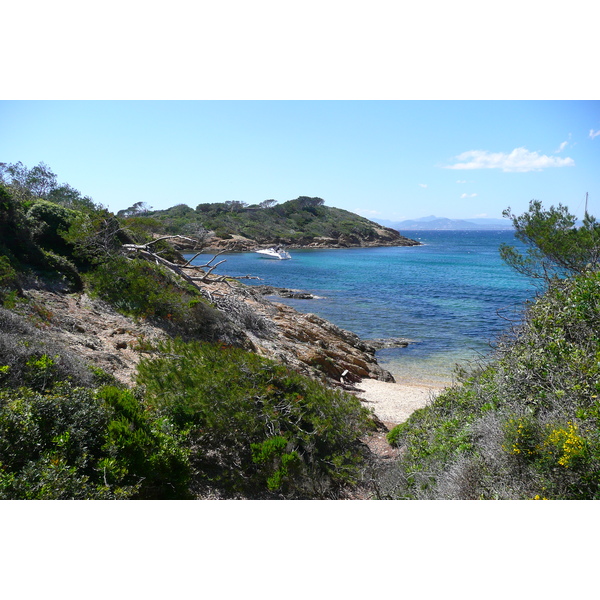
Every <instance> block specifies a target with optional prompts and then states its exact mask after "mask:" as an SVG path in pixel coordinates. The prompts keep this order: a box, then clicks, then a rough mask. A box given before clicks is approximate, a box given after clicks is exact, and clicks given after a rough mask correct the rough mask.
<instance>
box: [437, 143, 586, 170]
mask: <svg viewBox="0 0 600 600" xmlns="http://www.w3.org/2000/svg"><path fill="white" fill-rule="evenodd" d="M456 159H457V160H458V161H459V162H457V163H456V164H454V165H450V166H448V167H446V169H466V170H468V169H502V170H503V171H505V172H517V173H526V172H527V171H542V170H543V169H547V168H550V167H573V166H575V161H574V160H573V159H572V158H557V157H553V156H546V155H545V154H542V155H540V154H538V153H537V152H530V151H529V150H527V148H515V149H514V150H513V151H512V152H511V153H510V154H507V153H506V152H488V151H487V150H469V151H468V152H463V153H462V154H459V155H458V156H457V157H456Z"/></svg>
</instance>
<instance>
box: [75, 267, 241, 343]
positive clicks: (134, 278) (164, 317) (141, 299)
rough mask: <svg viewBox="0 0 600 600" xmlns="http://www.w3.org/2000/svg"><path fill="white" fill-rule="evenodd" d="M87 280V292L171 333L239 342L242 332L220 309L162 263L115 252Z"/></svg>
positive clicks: (123, 311) (185, 336) (203, 338)
mask: <svg viewBox="0 0 600 600" xmlns="http://www.w3.org/2000/svg"><path fill="white" fill-rule="evenodd" d="M87 280H88V282H89V284H90V286H91V293H92V294H93V295H95V296H97V297H99V298H101V299H102V300H104V301H106V302H108V303H109V304H111V305H112V306H113V307H114V308H115V309H116V310H118V311H119V312H121V313H123V314H125V315H128V316H132V317H138V318H144V319H151V320H153V322H156V323H157V324H159V325H161V326H163V327H164V328H165V329H166V330H167V331H168V332H169V333H171V334H172V335H180V336H182V337H184V338H186V339H188V338H197V339H201V340H206V341H223V342H226V343H232V344H240V343H242V341H241V337H243V336H241V333H240V332H239V331H237V330H236V329H235V328H234V327H233V326H232V325H231V323H229V321H228V320H227V318H226V317H225V316H224V315H223V314H222V313H220V312H219V311H218V310H216V309H215V308H214V307H212V306H210V305H209V304H208V302H207V301H206V300H204V298H202V296H201V295H200V294H199V292H198V290H197V289H196V288H194V287H192V286H190V285H188V284H185V283H184V282H183V280H180V279H179V278H177V277H176V276H175V275H174V274H173V273H172V272H171V271H169V270H168V269H166V268H164V267H161V266H159V265H155V264H153V263H150V262H148V261H144V260H137V259H133V260H132V259H127V258H125V257H122V256H117V257H114V258H113V259H112V260H110V261H107V262H105V263H103V264H100V265H98V266H97V267H96V268H95V269H94V270H93V271H91V272H90V273H88V275H87Z"/></svg>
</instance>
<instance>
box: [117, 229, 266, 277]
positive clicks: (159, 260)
mask: <svg viewBox="0 0 600 600" xmlns="http://www.w3.org/2000/svg"><path fill="white" fill-rule="evenodd" d="M173 238H178V239H185V240H188V241H194V240H192V239H190V238H185V237H183V236H181V235H169V236H163V237H161V238H157V239H155V240H152V241H150V242H148V243H146V244H123V246H122V248H123V250H124V251H125V253H127V254H135V255H136V256H138V257H140V258H143V259H145V260H147V261H149V262H154V263H155V264H160V265H163V266H165V267H166V268H167V269H169V270H171V271H173V272H174V273H176V274H177V275H179V276H180V277H182V278H183V279H185V280H186V281H187V282H188V283H191V284H192V285H194V286H195V287H198V286H197V284H196V282H202V283H225V284H227V285H228V286H230V287H231V284H230V283H229V281H228V280H231V279H236V280H237V279H259V278H258V277H255V276H253V275H241V276H233V275H216V276H213V271H214V270H215V269H216V268H217V267H218V266H219V265H221V264H223V263H224V262H227V261H226V259H224V260H221V261H219V262H218V263H216V264H214V265H212V264H211V263H212V262H213V261H214V260H216V258H217V257H218V256H220V255H221V254H223V253H224V252H226V251H227V250H221V251H220V252H218V253H217V254H215V255H214V256H213V257H212V258H211V259H210V260H209V261H208V262H207V263H206V264H204V265H194V266H190V263H191V262H192V261H193V260H194V258H196V257H197V256H198V255H199V254H201V252H198V253H197V254H196V255H195V256H194V257H193V258H191V259H190V260H189V261H187V262H186V263H185V264H184V265H178V264H176V263H173V262H171V261H170V260H167V259H166V258H164V257H162V256H160V255H159V254H158V253H157V252H155V251H154V250H152V249H151V246H152V245H153V244H155V243H157V242H159V241H162V240H166V239H173ZM184 269H193V270H194V271H196V272H201V273H202V275H201V276H193V275H188V274H187V273H186V272H185V271H184ZM204 269H208V270H207V271H204Z"/></svg>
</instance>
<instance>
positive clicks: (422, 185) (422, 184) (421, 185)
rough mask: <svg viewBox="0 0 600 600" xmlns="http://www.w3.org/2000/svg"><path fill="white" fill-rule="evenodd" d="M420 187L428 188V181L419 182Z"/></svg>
mask: <svg viewBox="0 0 600 600" xmlns="http://www.w3.org/2000/svg"><path fill="white" fill-rule="evenodd" d="M419 187H422V188H426V187H427V184H426V183H420V184H419Z"/></svg>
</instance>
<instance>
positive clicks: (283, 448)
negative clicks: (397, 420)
mask: <svg viewBox="0 0 600 600" xmlns="http://www.w3.org/2000/svg"><path fill="white" fill-rule="evenodd" d="M160 352H161V356H159V357H157V358H152V359H143V360H142V361H141V362H140V364H139V367H138V384H139V385H140V386H142V388H143V389H144V391H145V395H146V401H147V402H148V404H149V405H150V406H151V407H152V408H153V409H155V410H158V411H159V412H160V414H163V415H165V416H167V417H168V418H169V419H170V420H172V421H173V422H174V423H175V424H176V425H177V427H178V428H179V429H180V430H181V431H189V432H190V444H191V447H192V448H193V450H194V459H195V467H196V469H197V471H198V472H199V474H200V476H201V479H200V480H199V481H198V485H199V486H202V485H208V486H209V487H211V486H214V487H216V488H218V489H220V490H221V492H222V493H223V494H225V495H228V496H235V495H236V494H241V495H245V496H250V497H268V496H269V495H270V494H272V493H275V492H277V494H278V495H279V496H281V497H288V498H290V497H298V498H311V497H327V496H335V495H336V494H339V493H340V492H341V490H342V489H343V487H344V486H345V485H347V484H351V483H353V482H355V481H356V478H357V476H358V467H359V465H360V463H361V458H362V457H361V448H362V446H361V444H360V441H359V439H360V437H361V436H362V435H363V434H364V433H365V432H366V431H367V430H368V429H369V427H370V426H371V424H372V421H371V420H370V417H369V413H368V411H366V410H365V409H364V408H362V407H361V405H360V402H359V401H358V400H357V399H356V398H354V397H353V396H349V395H347V394H344V393H341V392H336V391H332V390H329V389H327V388H324V387H323V386H321V385H320V384H319V383H317V382H315V381H312V380H310V379H307V378H305V377H302V376H300V375H298V374H295V373H293V372H291V371H289V370H287V369H286V368H285V367H282V366H280V365H276V364H275V363H272V362H270V361H268V360H266V359H262V358H260V357H259V356H257V355H255V354H251V353H247V352H244V351H243V350H239V349H235V348H223V347H219V346H216V345H211V344H200V343H197V342H192V343H184V342H182V341H169V342H165V343H164V344H163V345H162V346H161V347H160Z"/></svg>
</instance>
